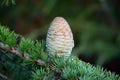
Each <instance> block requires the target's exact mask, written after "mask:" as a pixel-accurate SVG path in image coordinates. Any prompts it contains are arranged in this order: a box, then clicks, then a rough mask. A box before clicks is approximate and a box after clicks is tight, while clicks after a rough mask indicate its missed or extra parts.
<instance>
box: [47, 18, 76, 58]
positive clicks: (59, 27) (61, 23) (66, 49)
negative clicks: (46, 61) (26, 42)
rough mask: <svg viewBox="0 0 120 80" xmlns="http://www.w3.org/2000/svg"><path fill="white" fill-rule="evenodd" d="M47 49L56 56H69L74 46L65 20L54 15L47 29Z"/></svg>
mask: <svg viewBox="0 0 120 80" xmlns="http://www.w3.org/2000/svg"><path fill="white" fill-rule="evenodd" d="M46 47H47V51H48V52H49V53H51V54H57V55H58V56H61V55H63V56H70V54H71V51H72V48H73V47H74V40H73V34H72V31H71V29H70V26H69V24H68V23H67V21H66V20H65V19H64V18H62V17H56V18H55V19H54V20H53V21H52V23H51V25H50V27H49V30H48V33H47V38H46Z"/></svg>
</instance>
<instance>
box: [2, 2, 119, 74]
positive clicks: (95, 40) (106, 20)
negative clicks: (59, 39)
mask: <svg viewBox="0 0 120 80" xmlns="http://www.w3.org/2000/svg"><path fill="white" fill-rule="evenodd" d="M0 1H1V0H0ZM56 16H62V17H64V18H65V19H66V20H67V21H68V23H69V24H70V26H71V29H72V31H73V35H74V40H75V47H74V49H73V52H72V54H73V55H75V56H78V57H79V59H81V60H83V61H85V62H89V63H91V64H93V65H99V66H101V67H103V68H105V69H107V70H110V71H112V72H115V73H117V74H120V0H16V5H8V6H4V5H1V6H0V24H2V25H5V26H8V27H9V28H10V29H11V30H14V31H15V32H16V33H18V34H20V35H23V36H24V37H26V38H31V39H33V40H36V39H38V40H45V38H46V34H47V30H48V28H49V25H50V23H51V21H52V20H53V19H54V18H55V17H56Z"/></svg>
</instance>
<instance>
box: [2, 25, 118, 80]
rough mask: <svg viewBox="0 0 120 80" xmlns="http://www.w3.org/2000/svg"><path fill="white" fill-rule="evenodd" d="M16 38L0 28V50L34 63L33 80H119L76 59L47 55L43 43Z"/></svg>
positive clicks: (101, 69)
mask: <svg viewBox="0 0 120 80" xmlns="http://www.w3.org/2000/svg"><path fill="white" fill-rule="evenodd" d="M18 36H19V35H17V34H15V33H14V32H11V31H9V29H6V28H4V26H0V42H1V44H0V50H2V51H4V52H7V53H9V54H13V55H16V56H18V57H20V58H22V59H23V60H26V61H28V62H29V63H32V64H34V63H35V65H36V66H37V69H36V67H35V66H34V67H33V69H34V70H32V71H31V72H32V76H33V78H34V80H40V79H44V80H53V79H59V80H63V79H65V80H78V79H79V80H81V79H82V80H120V77H119V75H115V74H114V73H111V72H110V71H106V70H103V68H100V67H98V66H96V67H95V66H92V65H91V64H89V63H85V62H83V61H81V60H79V59H78V58H77V57H74V56H70V57H69V58H67V59H66V58H65V57H64V56H61V57H58V56H56V55H49V54H47V53H46V52H45V51H44V48H45V44H44V42H38V41H32V40H30V39H25V38H23V37H22V38H18ZM48 56H49V57H50V59H49V57H48ZM36 63H37V64H36ZM24 64H26V63H24ZM43 66H44V67H43Z"/></svg>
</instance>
